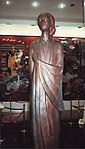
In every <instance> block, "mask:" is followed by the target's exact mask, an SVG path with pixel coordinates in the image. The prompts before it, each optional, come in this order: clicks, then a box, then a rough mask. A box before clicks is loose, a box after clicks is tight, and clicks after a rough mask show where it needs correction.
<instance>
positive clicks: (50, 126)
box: [29, 13, 63, 149]
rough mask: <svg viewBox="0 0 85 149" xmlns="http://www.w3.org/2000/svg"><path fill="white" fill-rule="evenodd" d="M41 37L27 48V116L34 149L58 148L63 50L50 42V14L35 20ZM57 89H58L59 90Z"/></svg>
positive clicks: (51, 22) (52, 20)
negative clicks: (28, 116) (28, 80)
mask: <svg viewBox="0 0 85 149" xmlns="http://www.w3.org/2000/svg"><path fill="white" fill-rule="evenodd" d="M37 20H38V26H39V28H40V30H41V32H42V35H41V37H39V38H38V39H36V40H34V41H32V43H31V45H30V48H29V73H30V79H31V114H32V128H33V138H34V146H35V148H40V149H44V148H57V147H59V132H60V125H59V111H62V106H61V105H63V101H62V99H61V97H62V88H61V83H62V73H63V49H62V45H61V43H60V42H59V41H56V40H54V39H53V34H54V33H55V19H54V17H53V16H52V15H51V14H50V13H42V14H40V15H39V16H38V18H37ZM60 88H61V89H60Z"/></svg>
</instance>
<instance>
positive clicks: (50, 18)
mask: <svg viewBox="0 0 85 149" xmlns="http://www.w3.org/2000/svg"><path fill="white" fill-rule="evenodd" d="M43 17H46V18H47V19H48V21H49V30H50V35H51V36H53V35H54V33H55V31H56V28H55V19H54V16H53V15H52V14H50V13H48V12H45V13H41V14H40V15H39V16H38V18H37V22H38V26H39V27H40V20H41V21H42V19H43Z"/></svg>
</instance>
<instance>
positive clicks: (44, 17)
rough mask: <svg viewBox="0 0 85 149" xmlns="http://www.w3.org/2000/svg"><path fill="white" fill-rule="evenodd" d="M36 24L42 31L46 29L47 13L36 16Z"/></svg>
mask: <svg viewBox="0 0 85 149" xmlns="http://www.w3.org/2000/svg"><path fill="white" fill-rule="evenodd" d="M38 26H39V28H40V29H41V30H42V31H48V30H49V29H50V19H49V17H48V16H47V15H41V16H40V17H39V18H38Z"/></svg>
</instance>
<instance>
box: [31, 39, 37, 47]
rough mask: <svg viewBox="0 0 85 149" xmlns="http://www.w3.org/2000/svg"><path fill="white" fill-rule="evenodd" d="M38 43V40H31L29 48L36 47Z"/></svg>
mask: <svg viewBox="0 0 85 149" xmlns="http://www.w3.org/2000/svg"><path fill="white" fill-rule="evenodd" d="M38 43H39V39H35V40H33V41H32V42H31V44H30V45H31V46H35V45H37V44H38Z"/></svg>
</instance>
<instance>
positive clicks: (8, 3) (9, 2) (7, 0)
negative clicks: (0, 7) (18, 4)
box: [4, 0, 12, 6]
mask: <svg viewBox="0 0 85 149" xmlns="http://www.w3.org/2000/svg"><path fill="white" fill-rule="evenodd" d="M4 3H5V5H8V6H9V5H11V4H12V2H11V1H10V0H5V1H4Z"/></svg>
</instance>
